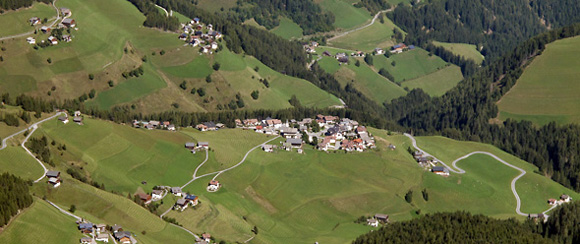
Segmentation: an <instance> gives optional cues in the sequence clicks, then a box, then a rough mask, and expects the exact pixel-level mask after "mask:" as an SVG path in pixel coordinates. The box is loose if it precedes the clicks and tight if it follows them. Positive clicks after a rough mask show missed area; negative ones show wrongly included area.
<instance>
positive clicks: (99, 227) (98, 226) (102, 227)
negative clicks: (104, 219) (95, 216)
mask: <svg viewBox="0 0 580 244" xmlns="http://www.w3.org/2000/svg"><path fill="white" fill-rule="evenodd" d="M95 231H97V233H105V232H107V225H106V224H96V225H95Z"/></svg>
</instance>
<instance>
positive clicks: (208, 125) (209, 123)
mask: <svg viewBox="0 0 580 244" xmlns="http://www.w3.org/2000/svg"><path fill="white" fill-rule="evenodd" d="M203 125H205V126H207V127H215V123H214V122H213V121H210V122H204V123H203Z"/></svg>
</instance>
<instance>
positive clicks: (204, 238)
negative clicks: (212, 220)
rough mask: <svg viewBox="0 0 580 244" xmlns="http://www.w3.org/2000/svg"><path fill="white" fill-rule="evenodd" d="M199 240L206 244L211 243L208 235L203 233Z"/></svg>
mask: <svg viewBox="0 0 580 244" xmlns="http://www.w3.org/2000/svg"><path fill="white" fill-rule="evenodd" d="M201 239H203V240H204V241H207V242H208V243H209V242H211V235H210V234H209V233H207V232H206V233H203V234H201Z"/></svg>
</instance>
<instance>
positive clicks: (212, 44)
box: [211, 42, 218, 50]
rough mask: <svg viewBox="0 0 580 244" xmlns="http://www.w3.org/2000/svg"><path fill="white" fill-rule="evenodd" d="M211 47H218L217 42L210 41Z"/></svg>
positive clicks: (214, 48)
mask: <svg viewBox="0 0 580 244" xmlns="http://www.w3.org/2000/svg"><path fill="white" fill-rule="evenodd" d="M211 49H213V50H216V49H218V43H217V42H212V43H211Z"/></svg>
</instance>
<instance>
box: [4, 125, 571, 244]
mask: <svg viewBox="0 0 580 244" xmlns="http://www.w3.org/2000/svg"><path fill="white" fill-rule="evenodd" d="M372 133H373V134H374V136H375V137H377V138H378V149H376V150H373V151H370V152H365V153H348V154H344V153H324V152H319V151H316V150H313V149H311V147H310V146H306V149H305V153H304V154H302V155H300V154H296V152H285V151H276V152H275V153H265V152H263V151H261V150H259V151H254V152H252V153H251V154H249V157H248V158H247V160H246V162H244V163H243V164H242V165H241V166H239V167H237V168H235V169H234V170H232V171H230V172H227V173H224V174H221V175H220V176H219V178H218V180H220V182H221V183H222V184H223V185H224V187H223V189H221V190H220V191H219V192H218V193H207V192H206V190H205V187H206V186H207V182H208V181H209V179H210V178H209V177H207V178H204V179H200V180H196V181H194V182H193V183H192V184H190V185H188V186H187V187H186V188H185V189H184V191H187V192H191V193H193V194H196V195H199V196H200V197H201V201H202V204H201V205H200V207H198V208H197V209H195V210H189V209H188V210H187V211H184V212H183V213H178V212H174V211H172V212H170V213H169V214H168V215H167V216H168V217H172V218H176V219H177V221H178V222H179V223H182V224H183V225H184V227H186V228H188V229H190V230H192V231H193V232H196V233H199V232H203V231H209V232H211V233H212V234H213V235H215V236H217V237H220V238H224V239H226V240H228V241H244V240H245V239H247V238H249V237H251V232H250V231H249V230H250V228H252V226H254V225H255V226H258V228H259V229H260V234H259V235H257V236H256V237H255V239H254V241H255V242H256V243H281V242H287V241H288V240H296V241H298V240H308V241H309V242H310V241H312V242H313V241H326V242H332V243H336V242H346V241H349V240H352V239H354V238H355V237H356V236H358V235H360V234H363V233H366V232H368V231H369V230H370V229H371V228H369V227H367V226H364V225H361V224H355V223H354V222H353V221H354V220H355V219H357V218H358V217H360V216H361V215H372V214H375V213H377V212H381V213H388V214H389V215H390V217H391V219H392V220H393V221H400V220H408V219H411V218H413V217H414V216H416V213H415V211H416V210H418V209H421V213H422V214H426V213H434V212H439V211H455V210H467V211H470V212H473V213H483V214H486V215H490V216H494V217H499V218H507V217H516V216H517V215H516V214H515V212H514V208H515V201H514V198H513V195H512V193H511V191H510V189H509V181H510V180H511V178H512V177H514V176H515V175H516V174H515V171H514V172H512V171H511V170H502V171H501V172H502V173H501V174H498V172H497V169H498V168H499V167H504V166H501V165H499V164H498V162H497V161H494V160H490V158H486V157H484V156H473V158H469V159H467V160H465V162H462V163H460V164H459V166H460V167H462V168H464V169H465V170H466V171H467V173H466V174H464V175H454V174H452V176H450V177H448V178H444V177H440V176H437V175H435V174H433V173H431V172H426V171H424V170H423V169H421V167H418V166H417V164H416V163H415V162H414V160H413V159H412V157H411V155H410V154H409V153H408V152H407V150H406V148H407V147H409V146H410V141H409V139H408V138H406V137H404V136H402V135H393V136H389V135H388V134H387V132H386V131H382V130H374V129H373V130H372ZM41 134H44V135H47V136H48V137H49V139H51V140H55V141H56V142H57V143H58V144H57V145H59V144H61V143H62V144H66V145H67V150H66V151H65V152H64V154H63V155H62V156H59V155H58V154H53V155H54V157H56V158H58V160H57V161H59V162H62V163H61V164H58V165H57V168H59V169H61V171H65V169H66V168H69V167H82V168H83V170H82V171H84V172H85V173H84V174H86V175H87V176H90V178H91V179H92V180H94V181H96V182H99V184H104V186H105V187H106V189H107V190H114V191H117V192H120V193H121V195H126V194H127V193H134V192H136V191H146V192H148V191H150V189H151V187H152V186H154V185H159V184H161V185H170V186H175V185H178V186H180V185H181V184H184V183H185V182H187V181H189V180H190V179H191V174H192V172H193V170H194V169H195V168H196V167H197V166H198V165H199V163H200V162H202V161H203V158H204V156H205V155H203V153H198V154H195V155H192V154H191V153H190V152H189V151H188V150H185V149H183V143H184V142H186V141H208V142H209V143H210V145H211V148H212V149H211V152H210V154H209V161H208V162H206V163H205V164H204V165H203V166H202V167H201V168H200V169H199V173H198V175H200V174H205V173H209V172H213V171H215V170H220V169H224V168H227V167H230V166H231V165H234V164H236V163H237V162H238V161H239V160H240V159H241V158H242V156H243V154H244V153H245V152H246V151H247V150H248V149H250V148H251V147H254V146H256V145H259V144H260V143H263V142H264V141H266V140H269V139H272V137H267V136H264V135H263V134H258V133H255V132H252V131H243V130H239V129H224V130H219V131H217V132H199V131H196V130H193V129H184V130H181V131H180V132H167V131H158V130H154V131H147V130H144V129H135V128H130V127H128V126H123V125H117V124H112V123H110V122H106V121H100V120H93V119H88V118H85V123H84V125H82V126H79V125H76V124H73V123H69V124H66V125H63V124H62V123H60V122H57V121H54V122H47V123H46V124H45V125H43V126H41ZM36 136H40V134H39V135H36ZM418 140H419V146H420V147H422V148H423V149H425V150H427V151H429V152H431V153H433V154H434V155H436V156H437V157H439V158H440V159H442V160H445V161H447V160H452V159H455V158H456V157H459V156H461V155H463V154H465V153H467V152H471V151H475V150H486V151H490V152H493V153H495V154H496V155H498V156H500V157H502V158H503V159H505V160H508V161H510V162H512V163H514V164H516V165H519V166H520V167H524V168H525V169H526V170H527V171H528V174H526V176H524V177H523V178H522V179H520V180H519V181H518V183H517V185H516V187H517V190H518V192H519V193H520V196H521V198H522V211H530V212H532V213H535V212H539V211H544V210H546V209H547V208H548V205H547V204H546V203H545V201H546V199H547V198H550V197H557V196H559V194H562V193H567V194H570V195H571V196H572V197H573V198H576V197H578V195H577V194H576V193H574V192H572V191H571V190H568V189H566V188H564V187H562V186H561V185H558V184H556V183H554V182H552V181H550V180H548V179H547V178H545V177H543V176H540V175H537V174H535V173H533V171H535V170H537V169H536V168H535V167H533V166H532V165H530V164H527V163H526V162H523V161H521V160H519V159H516V158H515V157H513V156H511V155H509V154H507V153H505V152H502V151H500V150H498V149H496V148H494V147H491V146H488V145H485V144H478V143H467V142H458V141H453V140H450V139H445V138H440V137H421V138H418ZM389 143H392V144H394V145H395V146H396V147H397V150H395V151H391V150H389V149H388V148H387V145H388V144H389ZM274 144H275V143H274ZM441 145H452V146H451V147H449V146H445V147H441ZM51 150H57V149H56V148H54V149H51ZM6 152H7V151H4V150H3V151H0V156H1V155H4V154H5V153H6ZM169 155H171V156H169ZM169 158H171V160H168V159H169ZM71 163H74V165H75V166H71ZM355 166H356V167H355ZM120 169H121V170H120ZM119 173H120V174H121V175H119ZM498 176H501V177H499V178H498ZM66 177H67V178H66V179H65V184H63V186H61V187H59V188H58V189H57V190H56V191H51V192H47V189H46V187H45V186H44V185H43V184H40V185H38V186H35V192H36V194H37V195H43V194H48V195H47V196H48V198H49V199H50V200H51V201H54V202H55V203H57V204H59V205H61V206H69V205H71V204H75V205H76V206H77V208H78V210H77V212H79V214H81V215H82V216H86V217H87V218H90V217H93V218H94V219H96V220H94V221H106V222H108V223H122V224H123V225H124V226H130V227H131V228H132V229H133V230H134V231H136V232H140V231H141V229H142V228H145V230H147V233H148V234H147V235H146V236H145V237H143V236H142V237H141V238H146V237H148V238H153V236H155V240H154V243H155V242H157V241H160V240H162V238H167V237H163V236H165V234H163V235H158V234H156V235H151V234H149V233H154V232H159V231H161V230H162V229H164V228H163V227H160V224H158V223H156V222H155V221H153V219H154V218H155V219H157V220H158V218H156V217H155V216H154V215H150V214H149V213H146V210H145V209H141V208H139V207H137V205H134V206H135V207H130V208H129V209H130V210H131V211H136V212H135V214H136V215H130V216H133V217H132V218H130V219H120V218H119V217H118V215H119V214H120V213H121V212H119V211H122V212H124V213H127V211H126V210H121V209H125V208H123V207H119V209H117V208H113V209H110V210H107V211H106V212H104V213H102V212H100V210H99V209H101V207H98V206H108V205H109V204H112V203H113V202H115V206H129V205H133V204H132V203H130V201H128V200H127V199H125V198H123V197H121V196H115V195H112V194H109V193H106V192H103V191H101V190H97V189H96V188H93V187H91V186H89V185H86V184H82V183H80V182H78V181H76V180H73V179H72V178H69V176H68V175H67V176H66ZM142 181H147V185H142V184H141V182H142ZM369 182H373V183H372V184H370V185H369ZM538 184H540V185H542V187H536V186H537V185H538ZM312 185H316V186H317V187H311V186H312ZM424 188H427V189H428V192H429V201H425V200H423V199H422V198H421V195H420V192H421V191H422V190H423V189H424ZM410 189H411V190H413V191H414V192H415V193H414V195H415V196H414V199H415V200H413V202H412V204H408V203H407V202H405V199H404V195H405V193H406V192H407V191H408V190H410ZM73 194H74V196H77V197H71V196H73ZM85 194H91V195H93V194H94V195H95V197H98V198H95V199H94V200H89V201H86V200H87V199H86V198H85V197H83V196H84V195H85ZM81 199H83V200H81ZM91 199H92V198H91ZM173 201H175V200H171V198H169V199H167V201H166V203H165V204H163V205H162V206H160V208H159V211H164V210H165V209H168V208H169V206H170V205H171V204H172V203H173ZM481 201H486V202H490V204H486V205H482V204H480V203H481ZM385 203H388V204H385ZM336 212H340V213H341V214H340V215H337V214H336ZM121 216H124V215H121ZM148 216H151V217H148ZM242 216H243V217H244V218H245V220H244V218H242ZM138 219H139V221H137V220H138ZM145 219H147V220H146V221H145ZM191 220H199V221H191ZM143 221H145V222H143ZM141 222H142V223H141ZM146 223H155V224H153V226H151V225H150V224H146ZM346 230H348V231H346ZM298 232H299V233H302V235H300V237H290V236H293V235H289V233H298ZM159 233H165V231H163V232H159ZM169 233H172V232H169ZM289 238H290V239H289Z"/></svg>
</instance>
